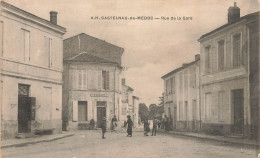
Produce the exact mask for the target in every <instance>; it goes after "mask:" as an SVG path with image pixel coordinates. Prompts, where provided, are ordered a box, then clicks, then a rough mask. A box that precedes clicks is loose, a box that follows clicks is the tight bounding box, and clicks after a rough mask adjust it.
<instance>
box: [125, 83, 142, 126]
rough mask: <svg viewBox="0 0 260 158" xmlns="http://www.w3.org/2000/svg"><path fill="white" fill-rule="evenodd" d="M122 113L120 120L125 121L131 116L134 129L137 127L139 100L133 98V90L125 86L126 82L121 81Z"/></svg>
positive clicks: (135, 97)
mask: <svg viewBox="0 0 260 158" xmlns="http://www.w3.org/2000/svg"><path fill="white" fill-rule="evenodd" d="M121 98H122V99H121V101H122V113H121V120H122V121H127V116H128V115H129V116H131V119H132V121H133V125H134V127H138V120H139V98H138V97H137V96H134V89H133V88H131V87H130V86H128V85H126V80H125V79H124V78H123V79H122V95H121Z"/></svg>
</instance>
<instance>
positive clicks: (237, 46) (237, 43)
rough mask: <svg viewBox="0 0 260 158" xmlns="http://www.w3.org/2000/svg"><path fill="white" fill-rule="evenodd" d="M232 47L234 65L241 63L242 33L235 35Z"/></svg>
mask: <svg viewBox="0 0 260 158" xmlns="http://www.w3.org/2000/svg"><path fill="white" fill-rule="evenodd" d="M232 39H233V41H232V48H233V56H232V57H233V67H237V66H239V65H241V34H240V33H239V34H235V35H233V38H232Z"/></svg>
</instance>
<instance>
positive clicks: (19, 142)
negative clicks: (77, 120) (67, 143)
mask: <svg viewBox="0 0 260 158" xmlns="http://www.w3.org/2000/svg"><path fill="white" fill-rule="evenodd" d="M73 135H74V133H72V132H62V133H61V134H53V135H41V136H36V137H33V138H23V139H15V138H14V139H7V140H2V141H1V148H9V147H20V146H25V145H28V144H36V143H41V142H51V141H54V140H58V139H62V138H65V137H70V136H73Z"/></svg>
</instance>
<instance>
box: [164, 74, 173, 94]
mask: <svg viewBox="0 0 260 158" xmlns="http://www.w3.org/2000/svg"><path fill="white" fill-rule="evenodd" d="M173 91H174V90H173V78H170V79H167V80H166V94H167V95H168V94H173Z"/></svg>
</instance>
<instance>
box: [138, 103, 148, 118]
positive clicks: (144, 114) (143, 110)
mask: <svg viewBox="0 0 260 158" xmlns="http://www.w3.org/2000/svg"><path fill="white" fill-rule="evenodd" d="M148 115H149V111H148V108H147V106H146V105H145V104H144V103H140V104H139V116H140V118H141V122H144V120H145V118H146V117H148Z"/></svg>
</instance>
